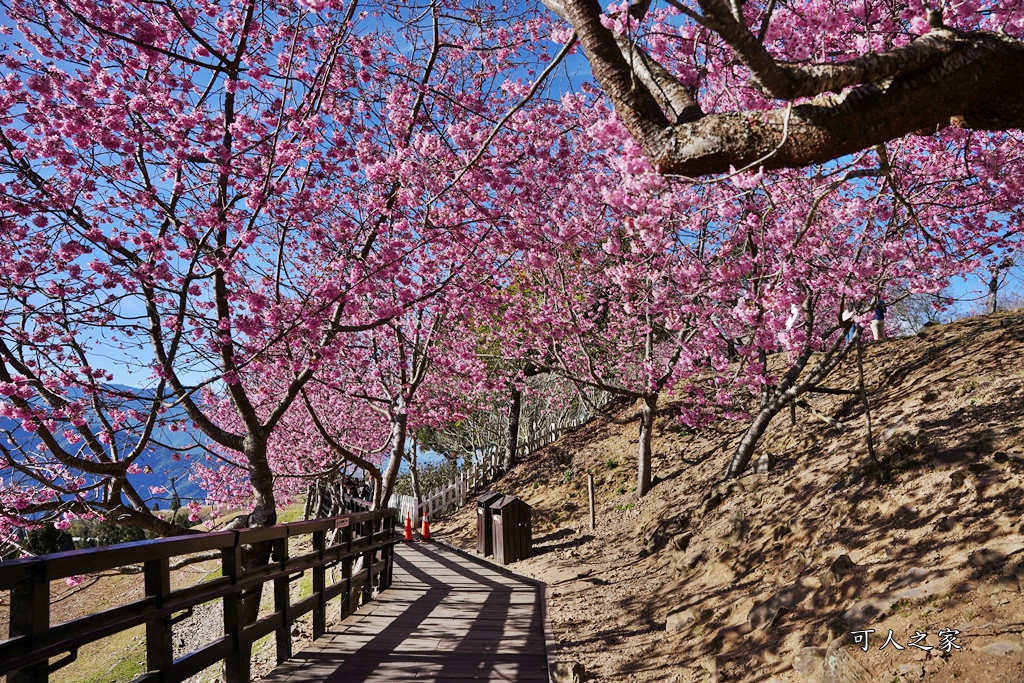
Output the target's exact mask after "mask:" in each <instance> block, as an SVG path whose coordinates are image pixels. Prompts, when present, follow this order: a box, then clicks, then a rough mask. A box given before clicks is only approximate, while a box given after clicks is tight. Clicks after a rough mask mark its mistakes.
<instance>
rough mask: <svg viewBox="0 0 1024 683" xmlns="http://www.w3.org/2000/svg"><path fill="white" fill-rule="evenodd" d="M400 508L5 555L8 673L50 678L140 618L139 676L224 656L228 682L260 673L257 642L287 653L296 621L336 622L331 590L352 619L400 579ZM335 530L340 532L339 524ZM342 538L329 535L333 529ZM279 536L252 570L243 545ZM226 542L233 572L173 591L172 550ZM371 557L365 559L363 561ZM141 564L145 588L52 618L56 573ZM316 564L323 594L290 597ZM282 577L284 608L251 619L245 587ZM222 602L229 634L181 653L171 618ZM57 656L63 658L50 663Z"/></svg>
mask: <svg viewBox="0 0 1024 683" xmlns="http://www.w3.org/2000/svg"><path fill="white" fill-rule="evenodd" d="M395 519H396V511H395V510H394V509H387V510H380V511H377V512H367V513H357V514H350V515H342V516H340V517H332V518H328V519H317V520H311V521H308V522H296V523H294V524H279V525H277V526H271V527H263V528H258V529H243V530H239V531H221V532H213V533H206V534H196V535H194V536H185V537H177V538H165V539H157V540H154V541H142V542H138V543H123V544H119V545H113V546H107V547H104V548H88V549H85V550H73V551H70V552H65V553H56V554H53V555H43V556H41V557H36V558H27V559H20V560H9V561H6V562H0V591H6V592H9V594H10V600H9V602H8V604H9V605H10V633H9V635H8V637H7V639H5V640H0V675H3V674H7V681H8V683H46V682H47V681H48V678H49V674H50V673H52V672H53V671H56V670H57V669H59V668H61V667H63V666H65V665H66V664H70V663H71V662H73V661H74V660H75V659H76V658H77V656H78V649H79V648H80V647H81V646H83V645H85V644H87V643H91V642H94V641H97V640H100V639H102V638H106V637H109V636H111V635H113V634H115V633H119V632H121V631H125V630H127V629H129V628H132V627H135V626H140V625H142V624H145V626H146V663H147V671H146V673H144V674H142V675H141V676H139V677H137V678H136V679H135V680H134V683H179V682H180V681H183V680H185V679H187V678H189V677H190V676H193V675H195V674H197V673H199V672H200V671H202V670H204V669H206V668H207V667H209V666H212V665H214V664H216V663H217V662H219V661H223V662H224V672H225V679H226V681H227V683H249V680H250V662H249V657H250V649H251V645H252V643H255V642H256V641H257V640H259V639H260V638H262V637H263V636H266V635H268V634H270V633H274V634H275V639H276V642H277V660H278V663H280V662H282V661H284V660H286V659H288V658H289V657H291V655H292V652H291V647H292V646H291V628H292V624H293V622H294V621H295V620H296V619H297V618H298V617H300V616H303V615H304V614H306V613H308V612H312V613H313V617H312V619H313V638H314V639H316V638H319V637H320V636H322V635H323V634H324V632H325V631H326V609H327V603H328V601H329V600H331V599H333V598H335V597H339V596H340V598H341V601H340V603H341V604H340V616H341V617H342V618H344V617H345V616H347V615H348V614H350V613H351V612H352V610H353V609H354V608H355V607H356V606H357V605H358V600H359V598H360V597H362V599H363V601H364V602H366V601H368V600H370V599H371V597H372V589H373V587H374V586H376V587H377V588H378V590H383V589H385V588H388V587H389V586H390V585H391V578H392V573H393V567H394V544H395V542H396V541H397V540H398V536H397V535H396V533H395ZM330 532H334V533H330ZM329 533H330V535H331V536H333V540H329V539H328V535H329ZM300 536H309V537H310V541H311V547H312V551H311V552H307V553H304V554H301V555H297V556H295V557H290V556H289V548H288V541H289V539H294V538H296V537H300ZM254 543H270V544H271V546H272V548H273V555H272V559H271V562H270V564H268V565H267V566H264V567H259V568H256V569H251V570H243V569H242V566H241V565H242V563H241V556H242V546H243V545H250V544H254ZM210 551H220V557H221V565H222V575H221V576H220V577H217V578H215V579H213V580H210V581H207V582H205V583H202V584H199V585H196V586H191V587H187V588H180V589H176V590H171V575H170V561H171V559H172V558H177V557H182V556H187V555H192V554H195V553H208V552H210ZM359 558H362V568H361V569H358V570H357V571H353V569H354V568H356V566H357V565H358V562H357V560H358V559H359ZM138 564H141V565H142V571H143V574H144V583H145V597H144V598H142V599H141V600H136V601H133V602H128V603H126V604H123V605H120V606H118V607H114V608H112V609H108V610H105V611H103V612H98V613H95V614H90V615H87V616H84V617H81V618H78V619H74V620H71V621H67V622H64V623H62V624H51V623H50V582H51V581H55V580H61V579H66V578H68V577H71V576H77V575H82V574H91V573H94V572H101V571H108V570H112V569H116V568H119V567H125V566H129V565H138ZM337 565H340V566H341V579H340V580H339V581H336V582H334V583H331V584H330V585H328V584H327V570H328V569H329V568H331V567H334V566H337ZM306 571H312V579H313V582H312V583H313V592H312V595H310V596H309V597H306V598H304V599H301V600H299V601H298V602H296V603H292V602H291V592H290V590H289V584H290V583H291V582H293V581H294V580H295V579H296V578H297V577H298V576H299V575H301V574H303V573H304V572H306ZM266 583H272V584H273V587H274V589H273V592H274V611H273V612H272V613H270V614H268V615H267V616H265V617H263V618H261V619H258V620H257V621H255V622H254V623H251V624H246V623H244V620H243V618H242V593H243V591H249V590H252V589H254V588H257V587H260V586H262V585H263V584H266ZM218 599H220V600H222V601H223V606H224V635H223V636H222V637H221V638H218V639H216V640H214V641H212V642H210V643H208V644H207V645H205V646H204V647H202V648H200V649H198V650H196V651H194V652H191V653H188V654H186V655H185V656H183V657H180V658H178V659H174V658H173V649H172V642H173V641H172V627H173V625H174V624H175V623H176V622H177V621H180V619H181V618H183V617H184V616H187V615H189V614H191V610H192V608H194V607H195V606H196V605H200V604H202V603H204V602H209V601H211V600H218ZM54 657H60V659H59V660H58V661H56V662H53V663H51V662H50V660H51V659H52V658H54Z"/></svg>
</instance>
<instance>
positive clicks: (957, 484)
mask: <svg viewBox="0 0 1024 683" xmlns="http://www.w3.org/2000/svg"><path fill="white" fill-rule="evenodd" d="M966 479H967V475H966V474H964V473H963V470H956V471H954V472H950V474H949V488H951V489H953V490H954V491H956V490H957V489H962V488H963V487H964V481H965V480H966Z"/></svg>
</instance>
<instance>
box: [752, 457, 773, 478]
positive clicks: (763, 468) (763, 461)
mask: <svg viewBox="0 0 1024 683" xmlns="http://www.w3.org/2000/svg"><path fill="white" fill-rule="evenodd" d="M775 461H776V458H775V454H774V453H765V454H764V455H762V456H761V457H760V458H758V459H757V460H755V461H754V472H755V473H757V474H764V473H767V472H769V471H771V470H773V469H775Z"/></svg>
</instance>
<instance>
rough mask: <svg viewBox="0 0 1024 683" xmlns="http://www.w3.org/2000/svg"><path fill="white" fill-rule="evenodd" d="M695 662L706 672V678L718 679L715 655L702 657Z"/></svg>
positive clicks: (710, 679)
mask: <svg viewBox="0 0 1024 683" xmlns="http://www.w3.org/2000/svg"><path fill="white" fill-rule="evenodd" d="M697 664H698V665H699V666H700V668H701V669H703V670H704V671H705V672H706V673H707V674H708V679H707V680H709V681H717V680H718V679H719V674H718V658H717V657H702V658H701V660H700V661H699V662H697Z"/></svg>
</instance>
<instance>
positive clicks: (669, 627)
mask: <svg viewBox="0 0 1024 683" xmlns="http://www.w3.org/2000/svg"><path fill="white" fill-rule="evenodd" d="M696 621H697V613H696V612H694V611H693V610H692V609H690V608H685V609H681V610H679V611H677V612H670V613H669V615H668V618H667V619H666V620H665V630H666V631H668V632H669V633H675V632H677V631H682V630H683V629H684V628H687V627H689V626H692V625H693V623H694V622H696Z"/></svg>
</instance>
